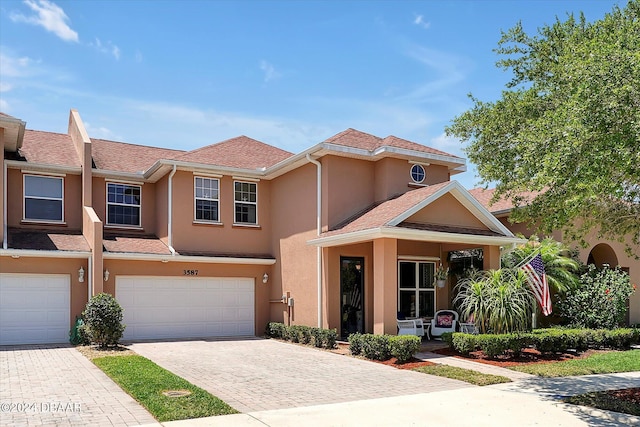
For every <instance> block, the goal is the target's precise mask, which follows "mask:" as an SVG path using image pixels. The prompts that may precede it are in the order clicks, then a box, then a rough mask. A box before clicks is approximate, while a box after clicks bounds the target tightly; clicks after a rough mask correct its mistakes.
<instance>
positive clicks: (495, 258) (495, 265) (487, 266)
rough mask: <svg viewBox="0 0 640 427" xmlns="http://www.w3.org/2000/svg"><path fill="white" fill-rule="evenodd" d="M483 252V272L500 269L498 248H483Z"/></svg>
mask: <svg viewBox="0 0 640 427" xmlns="http://www.w3.org/2000/svg"><path fill="white" fill-rule="evenodd" d="M482 251H483V257H484V260H483V263H482V269H483V270H498V269H500V246H484V247H483V248H482Z"/></svg>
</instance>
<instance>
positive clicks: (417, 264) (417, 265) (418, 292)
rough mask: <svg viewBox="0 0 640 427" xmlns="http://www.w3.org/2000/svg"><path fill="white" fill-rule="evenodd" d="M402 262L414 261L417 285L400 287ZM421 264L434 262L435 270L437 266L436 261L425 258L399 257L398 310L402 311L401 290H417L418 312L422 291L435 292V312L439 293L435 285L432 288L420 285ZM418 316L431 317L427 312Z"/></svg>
mask: <svg viewBox="0 0 640 427" xmlns="http://www.w3.org/2000/svg"><path fill="white" fill-rule="evenodd" d="M401 262H410V263H413V264H414V266H415V269H416V283H415V287H412V288H401V287H400V263H401ZM420 264H433V269H434V271H435V268H436V262H435V261H431V260H429V261H425V260H409V259H407V258H406V257H405V258H403V259H398V296H397V298H398V304H397V307H396V308H397V311H400V291H413V292H415V295H416V314H418V302H419V301H420V298H419V295H420V292H433V312H434V314H435V312H436V311H438V310H436V307H437V298H438V293H437V292H436V287H435V286H433V287H432V288H421V287H420V286H419V283H417V281H418V280H419V279H420V268H419V266H420ZM418 317H429V316H427V315H425V314H421V313H420V314H418Z"/></svg>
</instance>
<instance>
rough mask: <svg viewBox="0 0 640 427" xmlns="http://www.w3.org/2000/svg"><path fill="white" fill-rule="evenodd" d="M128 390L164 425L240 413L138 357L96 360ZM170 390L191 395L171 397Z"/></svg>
mask: <svg viewBox="0 0 640 427" xmlns="http://www.w3.org/2000/svg"><path fill="white" fill-rule="evenodd" d="M93 363H95V364H96V366H98V367H99V368H100V369H102V370H103V371H104V372H105V373H106V374H107V375H108V376H109V377H111V379H112V380H113V381H115V382H116V383H117V384H118V385H119V386H120V387H121V388H122V389H123V390H124V391H126V392H127V393H129V394H130V395H131V396H133V398H134V399H136V400H137V401H138V402H140V404H141V405H142V406H144V407H145V408H147V410H148V411H149V412H150V413H151V414H152V415H153V416H154V417H155V418H156V419H157V420H158V421H160V422H164V421H174V420H184V419H190V418H201V417H210V416H214V415H227V414H236V413H238V411H236V410H235V409H233V408H232V407H231V406H229V405H227V404H226V403H224V402H223V401H222V400H220V399H218V398H217V397H215V396H212V395H211V394H209V393H208V392H206V391H205V390H202V389H201V388H199V387H196V386H194V385H193V384H191V383H190V382H188V381H186V380H184V379H182V378H180V377H178V376H177V375H174V374H173V373H171V372H169V371H167V370H166V369H163V368H161V367H160V366H158V365H156V364H155V363H153V362H152V361H150V360H149V359H146V358H144V357H142V356H138V355H127V356H106V357H100V358H96V359H93ZM168 390H186V391H189V392H191V394H190V395H189V396H182V397H168V396H165V395H163V394H162V393H163V392H166V391H168Z"/></svg>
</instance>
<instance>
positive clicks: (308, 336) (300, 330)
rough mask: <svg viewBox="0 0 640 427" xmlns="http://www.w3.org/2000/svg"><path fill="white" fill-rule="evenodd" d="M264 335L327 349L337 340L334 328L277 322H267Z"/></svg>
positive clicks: (334, 344) (332, 346)
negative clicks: (289, 324)
mask: <svg viewBox="0 0 640 427" xmlns="http://www.w3.org/2000/svg"><path fill="white" fill-rule="evenodd" d="M265 335H266V336H267V337H269V338H277V339H281V340H285V341H291V342H296V343H300V344H305V345H314V346H316V347H318V348H328V349H332V348H335V347H336V341H338V332H337V331H336V330H335V329H323V328H313V327H311V326H305V325H292V326H287V325H285V324H284V323H279V322H269V323H268V324H267V328H266V330H265Z"/></svg>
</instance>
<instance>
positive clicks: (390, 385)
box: [130, 338, 473, 412]
mask: <svg viewBox="0 0 640 427" xmlns="http://www.w3.org/2000/svg"><path fill="white" fill-rule="evenodd" d="M130 348H131V349H132V350H133V351H135V352H136V353H138V354H140V355H142V356H144V357H147V358H149V359H151V360H153V361H154V362H155V363H157V364H159V365H160V366H162V367H164V368H166V369H168V370H170V371H171V372H173V373H175V374H176V375H179V376H181V377H183V378H185V379H186V380H188V381H190V382H192V383H193V384H196V385H198V386H199V387H202V388H203V389H205V390H207V391H209V392H210V393H211V394H213V395H215V396H217V397H219V398H221V399H222V400H224V401H225V402H227V403H228V404H229V405H231V406H233V407H234V408H236V409H237V410H239V411H241V412H252V411H261V410H269V409H283V408H294V407H301V406H310V405H320V404H327V403H339V402H350V401H356V400H362V399H376V398H381V397H391V396H403V395H410V394H418V393H429V392H435V391H443V390H452V389H458V388H467V387H473V386H471V385H469V384H467V383H464V382H460V381H456V380H450V379H447V378H440V377H435V376H431V375H425V374H421V373H418V372H412V371H407V370H400V369H396V368H393V367H389V366H385V365H382V364H378V363H374V362H370V361H365V360H360V359H356V358H353V357H349V356H344V355H339V354H335V353H331V352H328V351H322V350H318V349H314V348H310V347H305V346H301V345H295V344H290V343H283V342H279V341H274V340H264V339H258V338H256V339H246V340H219V341H216V340H211V341H176V342H153V343H152V342H144V343H136V344H132V345H130Z"/></svg>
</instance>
